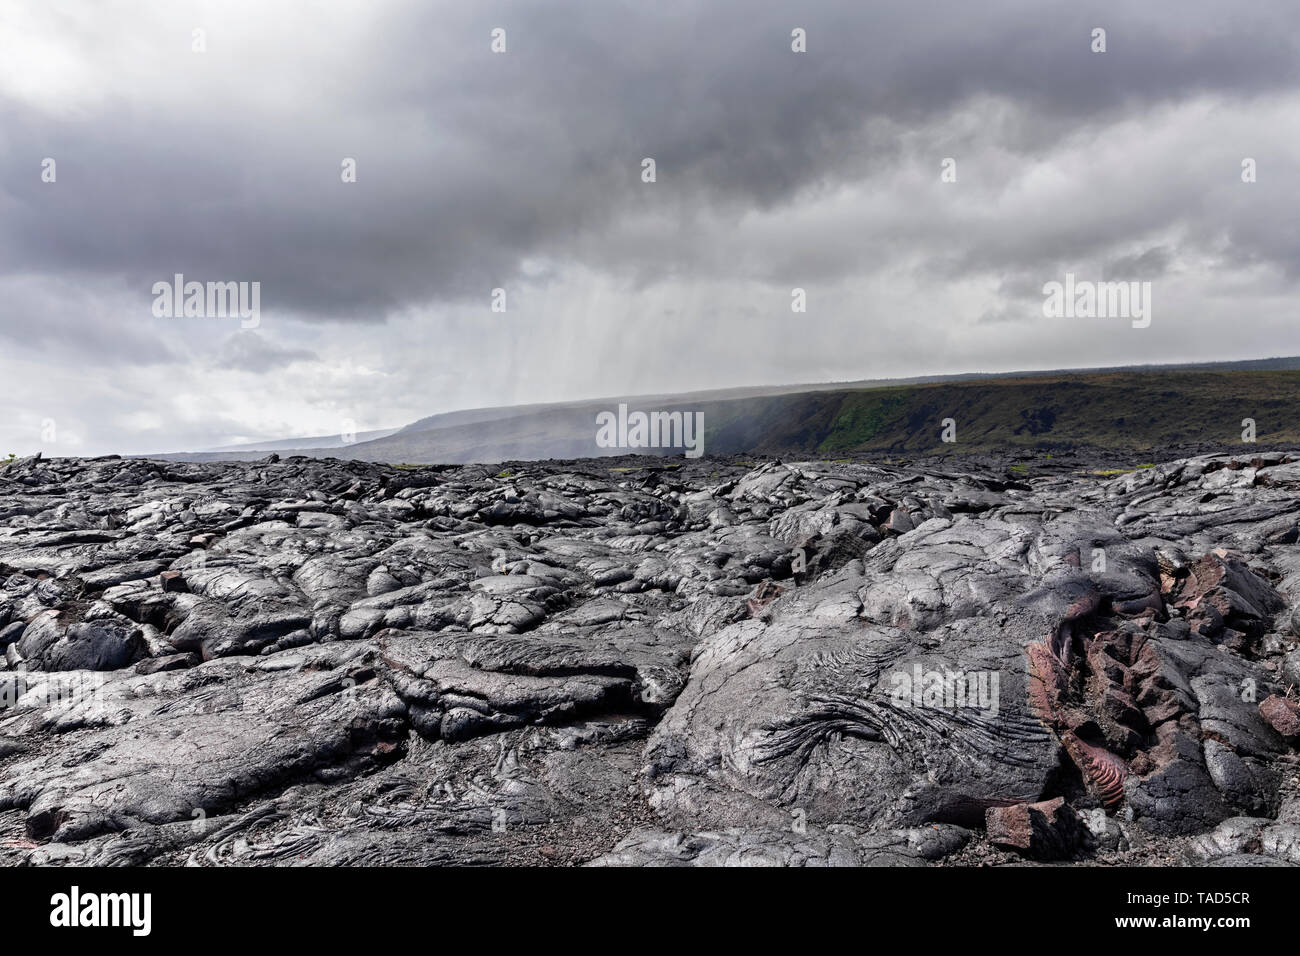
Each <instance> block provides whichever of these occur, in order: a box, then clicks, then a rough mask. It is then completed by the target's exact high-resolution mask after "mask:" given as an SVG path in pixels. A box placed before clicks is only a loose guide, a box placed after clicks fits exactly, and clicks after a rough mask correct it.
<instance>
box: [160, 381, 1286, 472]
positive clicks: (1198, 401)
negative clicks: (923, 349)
mask: <svg viewBox="0 0 1300 956" xmlns="http://www.w3.org/2000/svg"><path fill="white" fill-rule="evenodd" d="M620 402H624V403H626V404H627V405H628V406H629V409H630V410H633V411H635V410H642V411H647V412H649V411H681V412H684V413H685V412H692V413H693V412H702V413H703V415H704V435H705V445H704V449H705V453H706V454H708V453H715V454H744V453H768V454H796V453H797V454H808V455H835V454H848V453H851V452H859V451H888V452H899V453H908V454H923V453H935V452H944V451H981V450H994V449H999V448H1008V447H1035V446H1042V447H1051V446H1095V447H1099V448H1116V449H1121V448H1122V449H1130V450H1139V449H1143V448H1153V447H1160V446H1168V445H1176V444H1188V443H1196V442H1211V443H1222V444H1225V445H1227V444H1232V443H1240V441H1241V432H1242V420H1243V419H1247V418H1250V419H1253V420H1254V422H1255V428H1256V432H1257V436H1258V441H1259V442H1260V443H1261V444H1267V443H1294V442H1297V441H1300V358H1285V359H1263V360H1257V361H1250V362H1222V363H1209V364H1203V365H1196V366H1155V367H1134V368H1126V369H1119V370H1101V371H1085V372H1079V371H1070V372H1060V371H1057V372H1030V373H1018V374H1015V375H993V376H982V377H975V376H945V377H933V378H930V379H927V380H924V381H918V380H891V381H873V382H858V383H850V384H847V385H834V384H832V385H819V386H781V387H777V388H762V387H759V388H749V389H723V390H717V391H712V392H698V393H692V394H688V395H677V396H672V395H661V396H642V397H639V398H626V399H618V398H614V399H603V400H593V401H588V402H577V403H556V404H548V405H531V406H516V407H505V408H487V409H468V410H464V411H458V412H449V413H444V414H440V415H433V416H429V417H428V418H424V419H420V420H419V421H417V422H413V423H411V424H410V425H407V426H405V427H403V428H401V429H397V430H395V431H392V432H390V433H386V434H381V435H380V436H378V437H375V438H372V439H371V440H368V441H359V442H357V443H355V444H351V445H347V446H345V447H342V448H340V447H337V446H336V445H334V444H331V445H329V446H326V445H315V446H308V447H301V448H286V447H283V446H284V445H287V444H288V443H287V442H285V443H278V442H277V443H275V444H276V445H277V446H281V447H278V448H276V449H275V450H277V451H280V452H281V454H303V455H308V456H311V457H344V458H356V459H361V460H366V461H386V462H396V463H403V462H405V463H434V462H438V463H449V464H451V463H465V462H498V461H511V460H528V459H547V458H585V457H601V456H606V455H619V454H626V453H628V452H629V451H635V452H640V453H645V454H669V455H676V454H681V449H680V448H679V449H676V450H672V449H660V450H656V449H650V448H647V449H635V448H627V447H619V448H600V447H598V446H597V444H596V430H597V428H596V422H597V417H596V416H597V415H598V414H599V413H600V412H604V411H610V412H614V411H616V410H617V408H618V405H619V403H620ZM947 418H951V419H953V421H954V423H955V426H956V435H957V443H956V444H954V445H949V444H945V443H944V442H943V441H942V440H941V437H940V436H941V431H942V429H943V420H944V419H947ZM304 444H305V443H304ZM266 450H269V449H267V448H266V447H265V446H258V447H256V448H253V447H246V448H240V449H231V450H225V451H218V452H215V453H198V454H178V455H167V456H157V457H167V458H175V459H186V460H213V459H220V458H228V459H234V460H244V459H249V458H257V457H262V456H263V455H264V454H265V451H266Z"/></svg>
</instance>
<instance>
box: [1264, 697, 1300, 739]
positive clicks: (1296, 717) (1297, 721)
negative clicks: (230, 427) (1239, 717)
mask: <svg viewBox="0 0 1300 956" xmlns="http://www.w3.org/2000/svg"><path fill="white" fill-rule="evenodd" d="M1259 715H1260V716H1261V717H1263V718H1264V719H1265V720H1267V721H1268V722H1269V724H1270V725H1272V727H1273V729H1274V730H1276V731H1277V732H1278V733H1279V734H1281V735H1282V736H1283V737H1300V701H1294V700H1291V699H1290V698H1289V697H1279V696H1278V695H1277V694H1273V695H1272V696H1271V697H1266V698H1264V700H1262V701H1260V703H1259Z"/></svg>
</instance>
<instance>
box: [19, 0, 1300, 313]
mask: <svg viewBox="0 0 1300 956" xmlns="http://www.w3.org/2000/svg"><path fill="white" fill-rule="evenodd" d="M1132 6H1133V5H1119V4H1091V5H1090V4H1078V3H1070V4H1056V5H1051V6H1045V5H1043V4H1041V3H1029V2H1025V3H1007V2H993V3H979V4H972V3H969V2H966V0H959V2H958V0H954V2H945V3H922V4H889V5H885V4H856V3H846V2H813V3H809V4H801V5H799V6H798V7H790V6H789V5H786V4H775V3H769V4H755V3H752V2H745V3H740V2H730V3H711V4H707V5H701V4H687V3H668V4H630V3H601V4H591V3H576V2H573V3H546V4H536V3H522V2H521V3H488V4H474V5H466V4H452V3H445V4H435V5H429V4H423V3H421V4H377V5H375V8H374V19H373V20H372V22H370V23H369V24H368V27H367V29H365V30H364V31H362V32H361V33H360V34H359V35H357V36H354V37H343V38H340V40H342V41H343V42H344V44H345V45H340V46H338V47H337V48H336V51H335V52H336V56H335V57H334V59H333V60H332V61H331V60H329V59H324V60H316V61H313V62H312V63H311V64H310V66H311V67H312V68H313V69H314V70H317V71H319V72H317V73H315V74H313V78H316V77H318V78H319V84H318V86H317V88H316V91H315V95H310V96H306V97H304V98H302V99H301V100H299V101H298V102H296V103H295V106H294V109H293V110H292V111H291V112H286V111H284V110H283V109H280V108H279V107H278V106H277V105H265V106H263V105H261V104H260V103H259V98H258V95H257V93H258V91H257V84H258V82H259V79H260V76H259V74H258V72H257V70H256V69H254V70H251V71H249V72H248V74H247V75H241V74H239V73H237V72H232V73H231V74H230V75H228V76H225V77H223V78H222V79H221V81H220V82H219V83H214V82H212V80H211V78H210V77H206V76H205V77H203V78H201V79H196V78H195V77H192V76H189V75H187V73H186V71H187V70H197V69H199V66H198V65H197V64H196V63H195V62H193V61H194V60H197V57H192V58H191V61H186V60H185V59H184V58H179V59H173V60H169V61H168V68H167V72H166V75H165V76H161V75H160V76H159V82H165V83H170V84H176V85H178V86H180V87H182V88H184V87H185V85H186V84H188V83H201V86H200V90H201V92H202V95H201V96H199V97H196V98H195V100H193V101H187V100H185V99H175V98H163V99H161V100H160V101H158V102H156V103H151V104H141V103H138V102H133V101H131V100H127V99H120V98H119V99H109V100H107V101H105V102H102V103H100V104H98V105H97V106H96V108H95V109H94V110H93V111H89V112H85V113H82V114H79V115H51V114H49V113H48V112H46V111H43V110H42V109H41V108H40V107H39V106H32V105H30V104H22V103H19V102H15V101H9V102H5V103H3V105H0V129H3V130H4V133H3V136H2V138H0V182H2V183H3V190H4V196H3V198H2V200H0V201H2V202H3V212H4V216H3V220H0V253H2V254H3V255H2V259H0V262H2V263H3V266H2V268H3V269H4V270H5V271H6V272H10V273H13V272H34V273H54V274H79V275H85V276H109V277H114V278H121V279H123V280H124V281H125V282H126V283H128V284H129V285H130V287H132V288H136V289H139V290H140V303H141V307H142V308H144V307H147V304H148V301H149V297H148V295H147V291H148V288H149V286H150V285H151V284H152V282H154V281H156V280H158V279H161V278H167V277H170V276H171V275H172V274H173V273H174V272H182V273H184V274H185V275H186V276H187V277H188V278H197V279H200V280H226V279H236V278H238V279H257V280H260V281H261V282H262V283H263V286H264V293H265V299H264V308H267V309H279V310H284V311H288V312H293V313H297V314H300V315H303V316H307V317H310V316H326V317H332V318H339V319H346V320H356V321H375V320H378V319H382V318H383V317H384V316H385V315H386V314H388V313H389V312H391V311H392V310H394V309H398V308H401V307H403V306H407V305H411V304H418V303H423V302H427V301H430V300H440V299H456V298H460V297H466V296H468V297H478V298H483V299H485V298H486V295H487V290H489V289H490V288H492V287H493V286H496V285H507V284H509V283H510V282H511V281H513V279H514V278H515V277H516V276H517V274H518V269H519V267H520V263H521V261H522V260H524V259H526V258H528V257H548V258H564V257H565V256H567V255H571V254H572V253H573V251H574V250H575V249H577V248H581V249H583V250H584V254H585V256H586V257H587V258H588V260H594V261H589V262H588V264H591V265H595V266H600V264H601V263H600V261H599V259H600V256H599V252H598V250H599V248H600V246H601V242H600V236H601V235H602V233H603V232H605V231H606V230H617V224H618V223H619V222H620V220H622V219H623V218H625V217H636V216H641V215H653V214H664V215H668V216H671V217H682V218H685V219H690V218H691V217H693V216H699V215H703V214H705V213H707V212H708V210H709V209H720V210H723V211H724V212H726V213H727V214H732V215H740V214H743V213H744V212H745V211H746V210H750V209H765V208H772V207H780V206H782V205H784V204H788V203H790V202H791V201H792V200H794V199H795V198H796V197H797V196H798V195H800V194H801V191H804V190H808V189H815V188H818V187H821V188H826V187H829V186H832V185H833V184H835V183H837V182H844V181H852V180H855V179H858V178H862V177H871V176H878V175H881V174H882V173H884V172H886V171H887V170H888V169H889V168H890V167H891V166H892V165H893V164H895V163H899V162H902V161H905V160H906V159H907V155H906V154H907V145H906V141H905V139H904V137H903V136H902V135H901V134H904V133H907V132H909V131H918V130H920V131H924V130H925V129H926V128H927V125H928V124H932V123H935V122H937V121H938V120H939V119H940V118H942V117H944V116H946V115H949V114H951V113H954V112H957V111H960V110H961V109H963V107H964V105H966V104H969V103H971V102H973V101H976V100H977V99H978V98H980V97H986V96H992V97H1003V98H1006V99H1008V100H1010V101H1012V102H1013V103H1014V104H1015V105H1016V115H1015V116H1014V117H1013V118H1012V119H1011V120H1009V121H1008V122H1006V123H1005V124H1004V125H1003V126H1002V132H1003V134H1004V135H1005V136H1006V137H1007V139H1005V140H1004V141H1003V143H1002V146H1003V147H1004V148H1006V149H1009V150H1011V151H1013V152H1014V153H1016V154H1020V155H1023V156H1025V157H1029V158H1032V157H1033V156H1035V155H1041V154H1044V153H1046V152H1047V151H1048V150H1049V149H1050V148H1052V146H1053V145H1054V144H1056V143H1058V142H1059V141H1060V140H1061V138H1062V137H1065V136H1068V135H1071V134H1073V133H1076V132H1077V130H1078V129H1079V127H1080V126H1081V125H1086V124H1089V123H1095V122H1102V121H1104V120H1106V119H1107V118H1109V117H1112V116H1114V115H1115V114H1117V113H1121V112H1133V111H1135V110H1141V109H1147V108H1153V107H1155V106H1158V105H1159V104H1161V103H1165V102H1170V101H1177V100H1180V99H1184V98H1187V97H1191V96H1194V95H1197V94H1199V93H1201V92H1207V91H1208V92H1210V93H1213V94H1215V95H1218V96H1230V97H1251V96H1255V95H1260V94H1266V93H1268V92H1270V91H1275V90H1282V89H1290V88H1292V87H1294V85H1295V81H1296V77H1297V62H1298V59H1297V57H1296V49H1295V39H1294V38H1295V37H1297V36H1300V30H1297V27H1300V8H1297V7H1295V6H1293V5H1290V4H1282V3H1277V4H1273V5H1265V6H1262V7H1260V6H1256V7H1252V8H1251V12H1250V13H1249V14H1248V15H1247V14H1242V15H1238V16H1234V15H1232V14H1230V13H1228V12H1227V11H1226V9H1225V8H1224V7H1223V6H1222V5H1221V4H1210V3H1201V4H1197V3H1191V4H1188V3H1181V2H1180V3H1174V2H1161V3H1152V4H1143V5H1141V7H1140V9H1131V7H1132ZM124 9H125V10H127V11H129V10H130V9H131V8H130V7H126V8H124ZM126 17H127V19H126V20H125V21H124V22H121V23H119V24H117V26H118V27H119V28H120V29H124V30H130V29H131V28H132V26H133V24H132V23H131V22H130V19H129V13H128V14H126ZM311 24H312V18H311V16H310V13H309V12H308V11H307V8H304V16H303V19H302V20H301V29H303V30H309V29H310V28H311ZM495 26H502V27H504V28H505V29H506V30H507V38H508V44H509V52H508V53H507V54H505V55H504V56H496V55H493V54H492V53H490V52H489V50H488V42H489V31H490V29H491V28H493V27H495ZM795 26H799V27H803V28H805V29H807V31H808V36H809V40H808V42H809V50H810V52H809V54H807V55H804V56H795V55H792V54H791V53H790V50H789V44H790V30H791V28H792V27H795ZM1094 26H1103V27H1105V28H1106V29H1107V31H1108V37H1107V39H1108V46H1109V50H1108V52H1107V53H1106V54H1105V55H1104V56H1100V55H1096V54H1093V53H1091V52H1090V50H1089V33H1090V30H1091V29H1092V27H1094ZM145 37H146V38H147V39H151V40H157V39H158V38H157V37H151V36H149V35H148V34H147V33H146V35H145ZM294 39H295V37H294V34H293V32H292V31H289V32H287V33H286V35H285V37H284V41H283V42H284V55H285V57H287V58H290V59H292V57H293V56H294ZM223 41H224V42H226V43H228V44H232V45H233V44H236V43H238V42H239V41H240V36H239V35H238V32H237V31H236V32H234V33H232V35H229V36H225V37H223V35H222V34H221V33H220V32H219V31H214V34H213V36H212V38H211V43H212V45H213V51H212V52H210V53H208V54H206V55H207V56H209V57H215V56H217V55H218V52H219V48H220V45H221V43H222V42H223ZM254 66H256V64H254ZM307 89H308V91H309V92H310V90H311V86H310V84H309V85H308V87H307ZM47 155H48V156H53V157H56V158H57V159H58V161H59V164H60V165H59V181H58V188H57V189H50V188H48V187H47V186H46V185H45V184H42V183H41V182H40V181H39V179H38V178H37V176H36V175H35V174H34V171H35V170H36V169H37V164H38V163H39V160H40V158H41V157H43V156H47ZM345 156H352V157H355V158H356V159H357V161H358V169H359V182H358V183H357V184H355V185H344V184H342V183H341V182H340V181H339V164H340V161H341V160H342V158H343V157H345ZM643 156H653V157H654V158H655V159H656V161H657V163H658V171H659V180H660V181H659V182H658V183H657V184H655V186H654V187H653V188H652V189H647V188H644V187H643V186H642V184H641V183H640V181H639V172H640V166H639V163H640V160H641V158H642V157H643ZM929 161H930V157H927V162H929ZM1168 202H1169V203H1170V204H1171V208H1172V204H1173V203H1175V202H1176V198H1175V196H1174V194H1173V193H1172V192H1171V197H1170V198H1169V199H1168ZM1156 208H1157V210H1158V208H1159V201H1157V205H1156ZM1114 212H1115V213H1116V215H1115V216H1113V217H1112V216H1109V215H1108V217H1107V220H1106V225H1105V226H1104V227H1103V228H1102V229H1101V230H1100V232H1099V234H1098V235H1096V236H1093V237H1090V236H1085V235H1082V234H1077V233H1076V234H1070V233H1063V234H1061V235H1059V236H1057V237H1056V242H1055V246H1056V247H1055V248H1052V247H1051V246H1050V245H1048V246H1045V245H1044V244H1043V243H1042V241H1041V237H1024V236H1016V235H1010V234H1008V235H1006V236H998V237H993V239H992V241H991V242H989V241H986V242H981V243H980V244H979V245H978V247H975V248H972V249H970V250H967V251H966V252H965V253H959V254H958V255H957V257H956V258H955V259H953V260H952V262H951V264H950V265H949V266H947V267H946V266H945V265H944V263H943V262H942V259H941V257H940V261H938V262H936V264H935V268H936V269H938V270H939V271H944V270H945V268H951V269H953V270H956V271H958V272H960V271H966V270H976V269H981V268H993V267H1001V266H1004V265H1005V264H1006V263H1007V262H1015V261H1016V260H1017V259H1018V257H1020V256H1023V255H1035V256H1039V257H1043V258H1046V257H1048V256H1057V257H1061V256H1068V255H1070V254H1074V253H1077V252H1078V251H1079V250H1081V249H1085V248H1087V247H1088V246H1089V245H1090V244H1096V243H1103V244H1104V243H1105V242H1106V241H1109V239H1110V238H1111V236H1112V235H1113V234H1114V233H1118V232H1122V231H1123V230H1125V229H1128V228H1131V227H1132V223H1126V222H1125V221H1124V216H1123V212H1122V211H1121V210H1115V211H1114ZM1151 214H1152V209H1151V208H1147V209H1145V210H1139V211H1133V212H1132V214H1131V215H1132V216H1133V217H1135V218H1138V217H1141V218H1143V219H1144V221H1149V219H1150V216H1151ZM1279 225H1280V224H1279ZM925 238H926V237H924V236H920V237H917V241H918V242H924V241H925ZM1238 238H1239V241H1240V242H1241V243H1242V244H1244V245H1246V246H1248V247H1251V248H1256V249H1258V250H1259V251H1260V252H1261V253H1263V254H1267V250H1268V249H1271V248H1275V242H1274V240H1275V239H1276V238H1277V237H1276V234H1275V233H1274V232H1273V231H1272V230H1268V229H1265V228H1264V227H1260V226H1256V227H1255V228H1245V227H1242V228H1240V229H1239V230H1238ZM584 243H585V244H584ZM688 246H689V243H682V244H681V246H680V247H678V246H675V245H669V246H666V247H662V248H658V249H640V250H638V257H637V261H636V265H635V268H636V269H637V270H638V271H639V272H640V273H642V278H643V279H653V278H655V277H656V275H659V274H663V273H666V272H668V271H671V270H673V269H677V268H681V267H683V263H686V264H687V265H688V266H689V263H690V261H691V259H689V258H687V259H683V256H682V251H683V250H684V249H686V248H688ZM815 254H816V250H814V255H815ZM833 258H834V257H833V255H832V260H833ZM609 265H610V266H611V267H618V266H619V263H618V262H617V260H613V261H611V262H610V263H609Z"/></svg>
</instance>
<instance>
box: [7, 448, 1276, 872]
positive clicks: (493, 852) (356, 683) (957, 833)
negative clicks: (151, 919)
mask: <svg viewBox="0 0 1300 956" xmlns="http://www.w3.org/2000/svg"><path fill="white" fill-rule="evenodd" d="M1245 447H1246V450H1245V451H1237V452H1233V453H1214V454H1199V455H1193V456H1191V457H1183V458H1180V459H1177V460H1172V461H1166V462H1160V463H1147V464H1142V463H1138V462H1134V463H1129V464H1128V467H1123V468H1103V467H1097V466H1096V464H1095V463H1093V465H1092V466H1089V464H1088V462H1086V461H1085V460H1083V459H1080V458H1077V457H1076V458H1074V459H1070V458H1069V457H1068V456H1066V457H1064V458H1060V457H1058V458H1055V459H1052V461H1051V462H1050V463H1045V462H1040V463H1038V465H1035V464H1034V463H1028V464H1026V463H1024V462H1020V463H1013V464H1010V465H1008V463H1007V462H1005V461H1002V462H1000V461H998V460H997V459H996V457H995V456H992V457H991V456H983V457H979V458H967V459H962V458H948V459H932V460H918V461H910V462H900V461H890V460H888V459H883V458H877V459H875V460H837V461H823V460H806V461H795V460H785V461H780V460H775V459H767V460H746V459H741V458H727V459H715V458H699V459H663V458H659V459H651V458H610V459H594V460H583V461H551V462H533V463H516V464H509V465H493V466H490V467H489V466H477V465H467V466H454V467H437V466H430V467H392V466H386V465H377V464H371V463H365V462H356V461H340V460H332V459H327V460H319V459H308V458H289V459H285V460H280V459H278V458H276V457H275V456H272V457H270V458H268V459H265V460H263V461H257V462H237V463H178V462H165V461H152V460H143V459H120V458H106V459H91V460H86V459H70V458H69V459H54V460H41V459H39V458H37V459H22V460H19V461H16V462H14V463H12V464H9V465H8V466H6V467H3V468H0V525H2V527H0V654H3V663H2V664H0V863H3V864H5V865H55V864H85V865H114V864H185V863H189V864H198V865H349V864H392V865H430V864H446V865H456V864H480V865H482V864H488V865H490V864H537V865H574V864H596V865H641V864H656V865H663V864H672V865H715V864H774V865H828V864H829V865H838V864H848V865H858V864H866V865H889V866H925V865H949V866H959V865H1002V864H1043V863H1048V862H1052V863H1056V864H1058V865H1127V864H1152V863H1157V864H1159V863H1184V864H1198V865H1200V864H1203V865H1221V864H1229V865H1242V864H1250V865H1294V864H1297V863H1300V763H1298V760H1297V750H1296V747H1297V741H1298V740H1300V693H1298V692H1297V691H1298V690H1300V650H1298V649H1297V633H1296V632H1297V628H1298V627H1300V622H1297V620H1296V619H1295V618H1294V617H1293V615H1292V607H1293V606H1294V604H1295V602H1296V600H1297V597H1300V549H1298V548H1297V539H1298V538H1300V529H1298V528H1297V518H1298V517H1300V506H1298V505H1297V494H1298V493H1300V454H1293V453H1291V452H1289V451H1287V450H1269V451H1254V450H1253V449H1251V448H1250V447H1249V446H1245ZM1039 465H1041V467H1040V466H1039Z"/></svg>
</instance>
